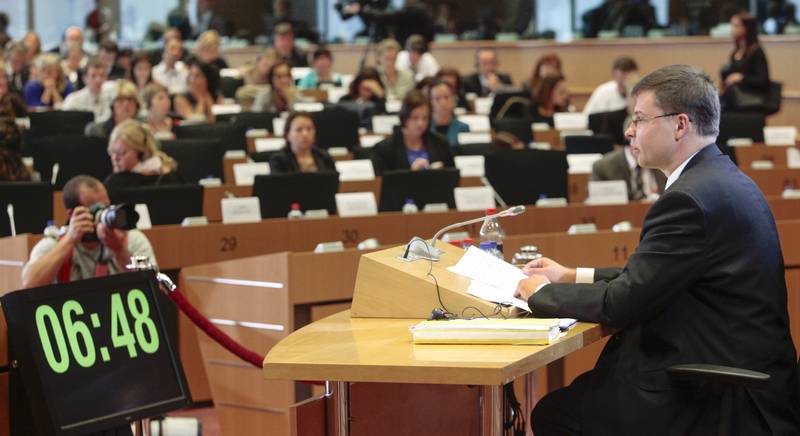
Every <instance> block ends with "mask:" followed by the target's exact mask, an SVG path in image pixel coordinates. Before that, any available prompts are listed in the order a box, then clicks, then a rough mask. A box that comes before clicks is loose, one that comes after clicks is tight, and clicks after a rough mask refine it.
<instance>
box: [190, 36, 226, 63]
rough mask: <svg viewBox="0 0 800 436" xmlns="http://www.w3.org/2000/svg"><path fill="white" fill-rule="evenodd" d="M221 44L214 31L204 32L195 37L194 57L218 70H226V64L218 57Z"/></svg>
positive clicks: (220, 39)
mask: <svg viewBox="0 0 800 436" xmlns="http://www.w3.org/2000/svg"><path fill="white" fill-rule="evenodd" d="M221 44H222V38H220V36H219V33H218V32H217V31H216V30H206V31H205V32H203V33H201V34H200V36H198V37H197V44H196V45H195V46H194V55H195V57H196V58H197V60H199V61H200V62H202V63H204V64H210V65H213V66H215V67H217V69H218V70H222V69H225V68H228V63H227V62H225V59H223V58H222V57H221V56H220V55H219V48H220V45H221Z"/></svg>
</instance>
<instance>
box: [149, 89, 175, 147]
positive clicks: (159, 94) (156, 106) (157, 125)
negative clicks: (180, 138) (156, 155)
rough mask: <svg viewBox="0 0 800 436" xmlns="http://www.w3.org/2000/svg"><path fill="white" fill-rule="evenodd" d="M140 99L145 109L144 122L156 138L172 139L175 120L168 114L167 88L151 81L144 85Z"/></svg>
mask: <svg viewBox="0 0 800 436" xmlns="http://www.w3.org/2000/svg"><path fill="white" fill-rule="evenodd" d="M142 100H143V101H144V105H145V108H146V109H147V115H146V116H145V117H144V123H145V124H147V127H149V128H150V131H152V132H153V135H155V137H156V139H174V138H175V133H173V131H172V128H173V127H175V124H176V123H177V120H176V119H174V118H172V117H171V116H170V101H169V92H167V88H165V87H164V85H160V84H158V83H151V84H149V85H147V86H145V87H144V90H143V91H142Z"/></svg>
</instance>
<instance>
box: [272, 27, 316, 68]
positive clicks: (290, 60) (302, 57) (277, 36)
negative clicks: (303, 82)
mask: <svg viewBox="0 0 800 436" xmlns="http://www.w3.org/2000/svg"><path fill="white" fill-rule="evenodd" d="M272 43H273V45H274V47H275V50H276V51H277V52H278V60H280V61H281V62H286V63H287V64H289V66H290V67H307V66H308V58H307V57H306V53H304V52H303V51H301V50H300V49H298V48H297V47H295V45H294V29H292V25H291V24H289V23H280V24H278V25H277V26H275V33H274V35H273V40H272Z"/></svg>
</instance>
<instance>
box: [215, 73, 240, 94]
mask: <svg viewBox="0 0 800 436" xmlns="http://www.w3.org/2000/svg"><path fill="white" fill-rule="evenodd" d="M242 86H244V79H242V78H239V77H227V76H225V77H221V78H220V86H219V87H220V90H221V91H222V96H223V97H225V98H236V90H237V89H239V88H241V87H242Z"/></svg>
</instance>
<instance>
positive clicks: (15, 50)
mask: <svg viewBox="0 0 800 436" xmlns="http://www.w3.org/2000/svg"><path fill="white" fill-rule="evenodd" d="M27 53H28V50H27V49H26V48H25V46H24V45H23V44H22V43H21V42H15V43H12V44H11V46H10V47H6V52H5V57H6V68H5V70H4V72H5V75H6V76H7V77H8V86H9V89H10V90H11V91H13V92H16V93H17V94H19V95H22V93H23V92H24V89H25V84H26V83H28V80H30V79H31V66H30V64H29V63H28V54H27Z"/></svg>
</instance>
